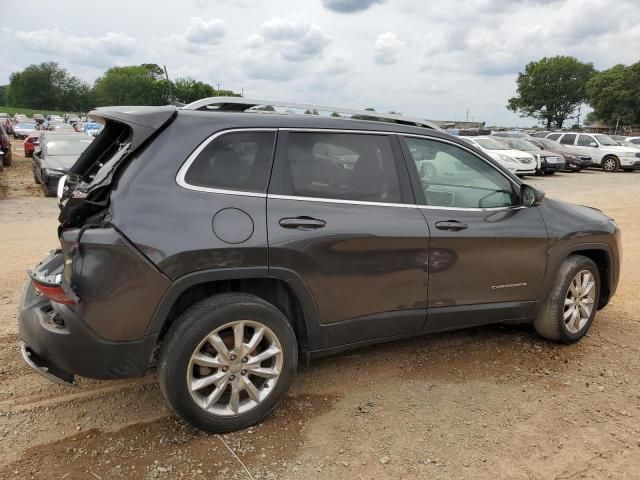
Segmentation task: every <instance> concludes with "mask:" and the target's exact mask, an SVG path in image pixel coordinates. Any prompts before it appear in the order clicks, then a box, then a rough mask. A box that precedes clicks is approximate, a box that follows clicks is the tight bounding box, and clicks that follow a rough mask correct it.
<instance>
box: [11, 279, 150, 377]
mask: <svg viewBox="0 0 640 480" xmlns="http://www.w3.org/2000/svg"><path fill="white" fill-rule="evenodd" d="M18 323H19V330H20V338H21V339H22V341H23V342H24V344H25V347H24V352H25V353H24V354H23V356H24V355H25V354H30V355H28V358H25V361H26V362H27V363H28V364H29V366H30V367H31V368H34V364H35V365H36V367H42V368H45V369H47V370H46V371H45V373H49V374H52V375H53V376H55V377H57V378H58V380H62V381H63V383H69V380H70V381H73V375H79V376H83V377H89V378H99V379H108V378H128V377H136V376H142V375H144V373H145V372H146V371H147V369H148V367H149V360H150V358H151V355H152V353H153V349H154V348H155V345H156V340H157V336H156V335H150V336H145V337H143V338H142V339H141V340H137V341H126V342H114V341H109V340H105V339H104V338H102V337H100V336H99V335H97V334H96V333H95V332H94V331H92V330H91V329H90V328H89V327H88V326H87V325H86V324H85V323H84V322H83V321H82V319H80V318H78V317H76V316H74V315H72V314H71V313H70V310H69V309H65V308H64V305H60V304H58V303H56V302H52V301H50V300H49V299H48V298H46V297H45V296H43V295H40V294H38V292H37V291H36V289H35V288H34V287H33V285H32V283H31V281H29V282H27V283H26V284H25V285H24V287H23V290H22V299H21V305H20V316H19V320H18ZM28 360H32V362H29V361H28ZM42 368H34V370H36V371H37V372H38V373H40V374H42V373H43V370H42ZM45 376H47V375H45ZM47 378H50V377H48V376H47Z"/></svg>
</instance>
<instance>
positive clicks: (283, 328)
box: [158, 293, 298, 433]
mask: <svg viewBox="0 0 640 480" xmlns="http://www.w3.org/2000/svg"><path fill="white" fill-rule="evenodd" d="M240 321H243V322H244V325H247V327H244V326H243V328H242V332H243V338H244V343H243V346H242V348H251V347H250V346H246V344H247V342H249V341H251V340H252V339H253V338H254V335H255V333H256V328H261V327H262V328H264V335H263V336H262V337H261V338H262V340H260V342H259V343H258V346H257V347H256V348H255V349H252V350H251V351H248V350H247V351H248V353H247V351H243V352H236V350H237V348H236V347H235V341H234V340H235V335H234V334H235V332H236V330H235V329H233V328H232V327H231V326H229V325H235V326H238V322H240ZM216 332H217V335H218V337H217V338H218V339H221V341H220V343H218V345H220V344H222V345H223V349H217V348H214V347H213V343H210V342H209V341H208V338H210V337H212V336H213V334H216ZM247 333H248V335H247ZM274 339H275V340H274ZM245 346H246V347H245ZM274 347H275V350H274V351H276V350H277V349H278V347H279V350H280V353H279V354H275V355H273V356H272V357H270V358H269V359H268V360H264V361H262V362H259V363H257V364H256V363H255V362H253V363H252V362H251V359H252V358H257V357H258V355H260V353H257V352H259V351H260V349H262V353H263V354H264V352H266V351H267V350H269V351H271V350H272V349H273V348H274ZM218 348H220V347H218ZM227 348H228V350H227ZM221 350H222V351H224V352H227V357H226V359H224V357H223V356H222V354H221V353H220V352H221ZM234 353H237V354H238V355H237V358H235V359H234V358H233V357H234ZM254 353H255V355H252V354H254ZM196 354H198V355H199V356H200V357H201V358H207V359H209V360H212V359H213V358H214V356H215V359H216V364H215V366H213V365H210V367H203V366H201V365H202V363H198V362H196V361H195V359H194V358H193V356H194V355H196ZM242 355H243V357H242V358H240V357H241V356H242ZM245 358H248V359H249V361H248V362H246V363H245V362H244V359H245ZM232 359H233V360H234V361H233V362H232V361H231V360H232ZM264 362H267V365H266V366H265V365H264ZM297 363H298V345H297V342H296V337H295V334H294V332H293V329H292V328H291V325H290V323H289V322H288V320H287V318H286V317H285V316H284V315H283V314H282V312H281V311H280V310H278V309H277V308H276V307H274V306H273V305H271V304H270V303H268V302H266V301H264V300H262V299H261V298H259V297H256V296H254V295H248V294H244V293H224V294H219V295H214V296H212V297H209V298H206V299H204V300H201V301H199V302H197V303H196V304H194V305H192V306H191V307H190V308H189V309H188V310H187V311H186V312H184V313H183V314H182V315H181V316H180V317H179V318H178V319H176V321H175V323H174V325H173V326H172V328H171V329H170V330H169V332H168V333H167V336H166V337H165V339H164V342H163V344H162V347H161V352H160V358H159V362H158V377H159V378H158V379H159V383H160V388H161V390H162V393H163V394H164V397H165V399H166V400H167V402H168V403H169V405H170V406H171V408H172V409H173V411H174V412H175V413H176V414H177V415H178V416H179V417H180V418H182V419H183V420H184V421H186V422H187V423H189V424H191V425H193V426H194V427H197V428H199V429H201V430H204V431H207V432H214V433H225V432H232V431H236V430H240V429H243V428H247V427H250V426H252V425H255V424H256V423H258V422H259V421H261V420H262V419H263V418H265V417H266V416H267V415H269V413H271V411H272V410H273V409H274V408H275V407H276V406H277V405H278V404H279V403H280V401H281V400H282V399H283V398H284V396H285V395H286V393H287V391H288V390H289V385H290V384H291V381H292V379H293V377H294V375H295V373H296V369H297ZM221 365H224V367H221ZM249 365H253V368H254V369H255V368H256V367H255V365H258V367H257V368H261V369H262V370H261V371H265V373H266V371H267V370H268V371H269V372H270V373H271V374H273V372H276V371H278V366H279V367H280V368H279V372H280V373H279V376H278V377H277V378H275V379H274V378H271V379H263V378H262V376H261V375H260V376H258V375H251V373H245V372H249V371H250V370H251V368H249ZM243 366H244V368H247V369H246V370H245V369H244V368H243ZM224 368H226V369H227V370H224V371H223V369H224ZM240 368H242V370H240ZM225 372H226V373H225ZM213 376H220V377H221V385H222V384H223V385H224V386H223V387H222V388H219V387H218V386H213V385H208V386H206V387H202V388H200V389H196V390H194V391H193V392H192V391H191V390H190V388H189V385H194V383H193V382H196V381H197V380H199V379H201V378H212V377H213ZM232 377H235V379H234V378H232ZM223 379H226V380H223ZM232 380H233V381H232ZM222 381H224V383H222ZM245 382H251V383H252V384H253V385H254V388H255V390H253V392H254V395H263V393H264V392H267V389H269V391H268V392H267V393H266V395H265V396H264V397H263V398H260V397H258V401H256V400H254V399H253V398H251V397H250V396H249V390H248V389H244V390H240V394H239V397H238V398H239V399H240V400H239V401H238V402H236V403H235V406H236V408H235V410H234V409H233V408H232V405H233V404H234V402H233V399H232V395H231V390H232V389H233V387H232V384H235V386H236V388H237V387H238V386H239V385H240V386H241V385H243V383H245ZM254 382H255V383H254ZM201 383H202V382H201ZM240 388H242V387H240ZM216 391H222V395H221V396H219V398H218V399H217V400H214V402H213V404H212V405H211V406H209V407H208V408H207V406H206V405H204V403H205V401H206V399H207V398H211V397H212V396H214V394H216ZM243 394H244V395H243ZM210 396H211V397H210ZM243 397H244V398H243ZM196 402H200V403H196ZM225 402H226V403H225ZM243 409H244V410H245V411H244V412H243V411H242V410H243Z"/></svg>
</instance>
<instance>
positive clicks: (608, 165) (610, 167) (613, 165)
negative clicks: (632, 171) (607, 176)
mask: <svg viewBox="0 0 640 480" xmlns="http://www.w3.org/2000/svg"><path fill="white" fill-rule="evenodd" d="M619 168H620V162H619V161H618V159H617V158H616V157H614V156H610V157H605V158H604V159H603V160H602V169H603V170H604V171H605V172H617V171H618V169H619Z"/></svg>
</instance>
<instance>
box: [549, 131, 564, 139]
mask: <svg viewBox="0 0 640 480" xmlns="http://www.w3.org/2000/svg"><path fill="white" fill-rule="evenodd" d="M560 135H562V134H561V133H552V134H551V135H549V136H548V137H547V138H548V139H549V140H558V139H559V138H560Z"/></svg>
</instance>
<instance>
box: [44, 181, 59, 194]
mask: <svg viewBox="0 0 640 480" xmlns="http://www.w3.org/2000/svg"><path fill="white" fill-rule="evenodd" d="M42 193H44V196H45V197H55V196H56V193H57V192H52V191H51V190H49V187H47V182H46V180H45V181H43V182H42Z"/></svg>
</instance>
